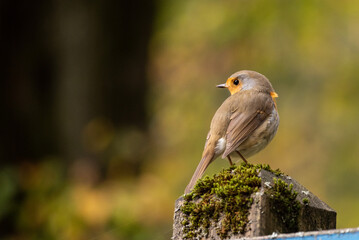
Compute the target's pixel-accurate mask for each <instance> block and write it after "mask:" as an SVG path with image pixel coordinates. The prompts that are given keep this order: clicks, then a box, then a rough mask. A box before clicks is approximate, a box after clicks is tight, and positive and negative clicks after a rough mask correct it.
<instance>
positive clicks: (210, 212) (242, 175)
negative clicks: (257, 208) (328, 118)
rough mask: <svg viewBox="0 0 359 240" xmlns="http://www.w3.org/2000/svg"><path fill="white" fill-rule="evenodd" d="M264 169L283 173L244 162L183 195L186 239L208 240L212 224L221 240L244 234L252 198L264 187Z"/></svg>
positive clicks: (206, 179) (200, 181)
mask: <svg viewBox="0 0 359 240" xmlns="http://www.w3.org/2000/svg"><path fill="white" fill-rule="evenodd" d="M261 169H265V170H268V171H271V172H273V173H274V174H276V175H277V176H279V175H280V174H281V172H280V171H279V170H275V171H274V170H272V169H271V168H270V167H269V165H262V164H258V165H253V164H246V163H243V164H241V165H239V166H236V165H233V166H231V167H230V168H228V169H225V170H223V171H221V172H220V173H219V174H215V175H214V176H213V177H208V176H206V177H204V178H202V179H200V180H199V181H198V182H197V184H196V185H195V187H194V189H193V191H192V192H191V193H189V194H186V195H185V196H184V204H183V206H182V207H181V211H182V213H183V214H184V219H185V220H184V221H183V222H182V225H183V233H184V238H185V239H193V238H202V237H204V238H206V237H207V236H208V234H209V229H210V228H211V227H212V225H213V226H214V228H215V229H216V233H217V235H218V236H219V237H220V238H221V239H225V238H227V237H228V235H229V233H232V234H237V233H244V231H245V228H246V225H247V223H248V214H249V209H250V207H251V205H252V203H253V198H252V197H251V195H252V194H253V193H255V192H257V191H258V189H259V188H260V186H261V179H260V177H258V173H259V172H260V170H261Z"/></svg>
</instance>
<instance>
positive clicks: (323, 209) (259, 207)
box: [172, 169, 336, 239]
mask: <svg viewBox="0 0 359 240" xmlns="http://www.w3.org/2000/svg"><path fill="white" fill-rule="evenodd" d="M258 176H259V177H260V178H261V187H260V189H259V191H258V192H256V193H254V194H252V197H253V199H254V201H253V203H252V205H251V207H250V210H249V216H248V220H249V221H248V224H247V226H246V229H245V232H244V233H243V234H240V233H239V234H236V235H233V234H231V235H230V236H229V238H230V239H236V238H241V237H254V236H264V235H270V234H272V233H273V232H276V233H290V232H298V231H318V230H326V229H335V227H336V212H335V211H334V210H333V209H331V208H330V207H329V206H328V205H327V204H325V203H324V202H322V201H321V200H320V199H319V198H318V197H316V196H315V195H314V194H312V193H311V192H310V191H309V190H307V189H306V188H305V187H303V186H302V185H300V184H299V183H298V182H297V181H295V180H294V179H292V178H291V177H288V176H284V175H280V176H276V175H275V174H274V173H272V172H270V171H267V170H263V169H262V170H260V172H259V174H258ZM275 179H282V180H283V181H284V182H285V183H287V184H288V186H289V185H290V184H292V185H293V190H294V191H296V192H297V193H298V194H297V196H296V200H297V201H298V202H299V204H298V205H300V207H299V208H298V209H299V211H297V212H298V214H294V215H293V216H294V217H293V218H295V219H291V216H287V215H286V214H284V213H286V211H287V210H286V209H279V208H283V206H277V205H276V204H277V202H275V201H274V200H273V199H274V196H273V195H275V194H273V191H272V190H273V188H274V187H275V186H276V182H275ZM303 202H304V203H303ZM183 203H184V199H183V197H180V198H179V199H178V200H177V201H176V205H175V214H174V224H173V236H172V239H183V225H182V221H183V220H184V214H183V213H182V212H181V206H183ZM292 210H293V209H288V211H287V212H290V211H292ZM289 223H290V224H289ZM207 238H208V239H220V237H219V236H218V235H217V234H216V230H215V229H214V228H210V229H209V234H208V236H207Z"/></svg>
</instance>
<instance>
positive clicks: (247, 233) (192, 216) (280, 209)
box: [172, 164, 336, 239]
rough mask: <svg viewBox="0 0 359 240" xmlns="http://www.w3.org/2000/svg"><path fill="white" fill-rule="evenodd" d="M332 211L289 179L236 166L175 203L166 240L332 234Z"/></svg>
mask: <svg viewBox="0 0 359 240" xmlns="http://www.w3.org/2000/svg"><path fill="white" fill-rule="evenodd" d="M335 227H336V212H335V211H334V210H333V209H331V208H330V207H329V206H328V205H327V204H325V203H324V202H323V201H321V200H320V199H319V198H318V197H317V196H315V195H314V194H312V193H311V192H310V191H309V190H308V189H306V188H305V187H303V186H302V185H300V184H299V183H298V182H297V181H295V180H294V179H292V178H291V177H289V176H286V175H284V174H282V173H280V172H279V171H278V170H277V171H273V170H272V169H270V168H269V166H265V165H251V164H242V165H240V166H238V167H231V168H230V169H226V170H224V171H222V172H221V173H220V174H217V175H215V176H214V177H212V178H209V177H206V178H204V179H202V180H200V181H199V182H198V183H197V185H196V186H195V188H194V191H192V193H190V194H187V195H184V196H182V197H180V198H179V199H177V201H176V205H175V213H174V224H173V236H172V239H236V238H241V237H254V236H264V235H270V234H272V233H273V232H275V233H291V232H298V231H318V230H326V229H335Z"/></svg>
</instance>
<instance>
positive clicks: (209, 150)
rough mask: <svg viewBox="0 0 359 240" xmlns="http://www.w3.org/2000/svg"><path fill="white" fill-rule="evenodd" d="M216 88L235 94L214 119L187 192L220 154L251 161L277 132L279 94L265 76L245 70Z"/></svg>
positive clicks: (223, 157)
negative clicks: (277, 99)
mask: <svg viewBox="0 0 359 240" xmlns="http://www.w3.org/2000/svg"><path fill="white" fill-rule="evenodd" d="M216 87H218V88H227V89H228V90H229V92H230V94H231V95H230V96H229V97H228V98H227V99H226V100H225V101H224V102H223V103H222V105H221V106H220V107H219V108H218V109H217V111H216V113H215V114H214V116H213V118H212V121H211V125H210V130H209V132H208V135H207V138H206V142H205V147H204V150H203V153H202V158H201V160H200V162H199V164H198V166H197V168H196V170H195V172H194V174H193V176H192V178H191V180H190V182H189V184H188V185H187V187H186V189H185V194H188V193H190V192H191V190H192V189H193V187H194V185H195V184H196V182H197V180H198V179H199V178H201V177H202V175H203V174H204V172H205V170H206V168H207V167H208V165H209V164H210V163H212V162H213V161H214V160H215V159H216V158H218V157H219V156H221V157H222V159H225V158H227V159H228V161H229V164H230V165H233V163H232V160H231V156H233V155H235V154H238V155H239V156H240V158H241V159H242V160H243V161H244V162H246V163H247V158H249V157H251V156H253V155H254V154H256V153H258V152H259V151H261V150H262V149H263V148H265V147H266V146H267V145H268V143H269V142H270V141H271V140H272V139H273V137H274V136H275V134H276V133H277V129H278V126H279V114H278V110H277V103H276V98H277V97H278V94H277V93H276V92H275V91H274V89H273V87H272V84H271V83H270V81H269V80H268V79H267V78H266V77H265V76H264V75H262V74H260V73H258V72H255V71H251V70H241V71H238V72H236V73H234V74H232V75H231V76H230V77H229V78H228V79H227V81H226V83H224V84H219V85H217V86H216Z"/></svg>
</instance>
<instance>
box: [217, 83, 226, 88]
mask: <svg viewBox="0 0 359 240" xmlns="http://www.w3.org/2000/svg"><path fill="white" fill-rule="evenodd" d="M216 87H218V88H227V87H228V86H227V84H225V83H223V84H219V85H217V86H216Z"/></svg>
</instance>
